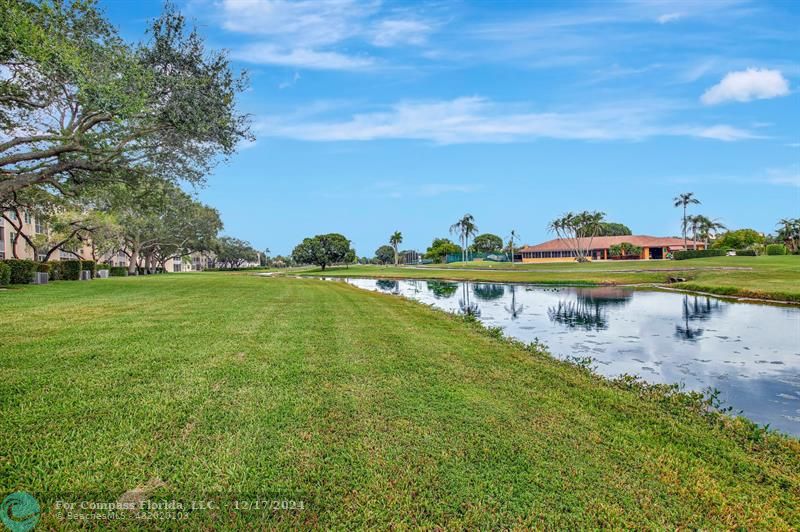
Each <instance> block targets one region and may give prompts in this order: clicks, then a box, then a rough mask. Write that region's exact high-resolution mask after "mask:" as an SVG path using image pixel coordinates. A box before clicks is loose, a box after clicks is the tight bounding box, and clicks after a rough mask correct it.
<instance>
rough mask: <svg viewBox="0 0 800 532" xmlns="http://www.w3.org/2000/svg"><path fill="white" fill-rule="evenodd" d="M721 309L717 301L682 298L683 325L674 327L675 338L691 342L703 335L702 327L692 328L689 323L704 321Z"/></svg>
mask: <svg viewBox="0 0 800 532" xmlns="http://www.w3.org/2000/svg"><path fill="white" fill-rule="evenodd" d="M722 308H723V307H721V306H720V305H719V301H717V300H716V299H711V298H710V297H698V296H693V297H689V296H688V295H686V296H683V307H682V309H681V314H682V317H683V323H682V324H679V325H676V326H675V336H676V337H677V338H680V339H682V340H688V341H690V342H693V341H695V340H697V339H698V338H700V337H701V336H702V335H703V330H704V329H703V328H702V327H697V326H695V327H693V326H692V323H691V322H697V321H701V322H702V321H706V320H708V319H710V318H711V316H712V315H713V314H715V313H717V312H721V311H722Z"/></svg>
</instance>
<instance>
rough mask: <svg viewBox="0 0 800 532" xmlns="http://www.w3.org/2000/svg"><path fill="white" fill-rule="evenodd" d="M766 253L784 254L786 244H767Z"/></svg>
mask: <svg viewBox="0 0 800 532" xmlns="http://www.w3.org/2000/svg"><path fill="white" fill-rule="evenodd" d="M767 255H786V246H784V245H783V244H769V245H768V246H767Z"/></svg>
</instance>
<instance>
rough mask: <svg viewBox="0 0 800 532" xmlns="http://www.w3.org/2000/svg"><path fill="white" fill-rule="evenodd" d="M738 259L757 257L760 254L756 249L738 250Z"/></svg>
mask: <svg viewBox="0 0 800 532" xmlns="http://www.w3.org/2000/svg"><path fill="white" fill-rule="evenodd" d="M736 256H737V257H756V256H758V252H757V251H756V250H755V249H737V250H736Z"/></svg>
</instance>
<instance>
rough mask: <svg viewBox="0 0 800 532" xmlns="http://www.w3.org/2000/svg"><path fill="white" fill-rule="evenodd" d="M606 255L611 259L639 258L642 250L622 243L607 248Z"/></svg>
mask: <svg viewBox="0 0 800 532" xmlns="http://www.w3.org/2000/svg"><path fill="white" fill-rule="evenodd" d="M608 254H609V255H611V256H612V257H634V256H636V257H639V256H641V254H642V248H640V247H639V246H634V245H633V244H631V243H630V242H622V243H620V244H614V245H612V246H611V247H609V248H608Z"/></svg>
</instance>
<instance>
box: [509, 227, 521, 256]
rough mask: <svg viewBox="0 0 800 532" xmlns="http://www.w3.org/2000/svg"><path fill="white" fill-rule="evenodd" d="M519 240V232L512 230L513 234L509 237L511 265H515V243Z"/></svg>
mask: <svg viewBox="0 0 800 532" xmlns="http://www.w3.org/2000/svg"><path fill="white" fill-rule="evenodd" d="M518 239H519V235H518V234H517V232H516V231H515V230H514V229H512V230H511V234H510V235H508V250H509V252H510V253H511V264H514V241H515V240H518Z"/></svg>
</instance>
